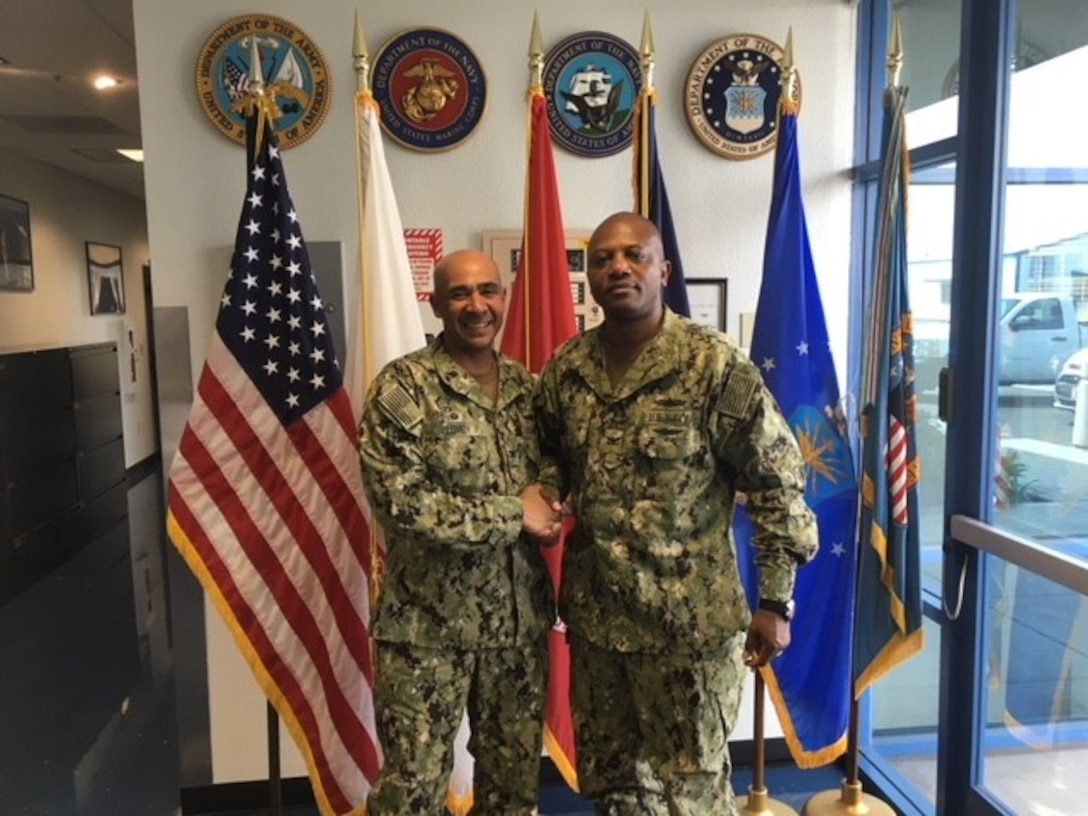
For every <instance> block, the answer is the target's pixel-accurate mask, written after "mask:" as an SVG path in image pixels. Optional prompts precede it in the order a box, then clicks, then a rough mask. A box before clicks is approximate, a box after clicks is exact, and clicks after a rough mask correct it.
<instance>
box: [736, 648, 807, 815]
mask: <svg viewBox="0 0 1088 816" xmlns="http://www.w3.org/2000/svg"><path fill="white" fill-rule="evenodd" d="M753 674H754V675H755V704H754V709H753V711H754V715H753V720H754V723H753V726H752V727H753V733H752V750H753V754H752V784H751V785H750V786H749V787H748V795H747V796H743V797H741V798H739V799H738V800H737V808H738V809H739V810H740V813H741V814H744V816H797V811H796V810H794V809H793V808H791V807H790V806H789V805H787V804H786V803H785V802H780V801H778V800H777V799H772V798H771V797H770V795H769V794H768V792H767V784H766V781H765V777H764V771H765V768H766V758H765V753H766V752H765V750H764V747H765V744H766V739H765V737H764V732H763V709H764V704H763V701H764V697H765V696H766V694H765V691H766V689H765V684H764V682H763V675H762V674H760V672H759V669H756V670H755V671H754V672H753Z"/></svg>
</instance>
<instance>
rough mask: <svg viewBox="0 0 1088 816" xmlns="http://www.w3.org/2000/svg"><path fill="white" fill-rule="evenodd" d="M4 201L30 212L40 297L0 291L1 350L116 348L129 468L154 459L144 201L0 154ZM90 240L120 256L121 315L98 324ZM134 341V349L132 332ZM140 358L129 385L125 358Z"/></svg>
mask: <svg viewBox="0 0 1088 816" xmlns="http://www.w3.org/2000/svg"><path fill="white" fill-rule="evenodd" d="M0 179H2V180H3V181H2V183H0V193H3V194H4V195H7V196H11V197H14V198H19V199H22V200H24V201H26V202H27V203H28V204H29V206H30V241H31V253H32V254H33V260H34V291H32V292H26V293H24V292H0V347H2V348H4V349H11V348H38V347H42V346H57V345H73V344H79V343H104V342H111V341H112V342H116V343H117V349H118V359H119V361H120V368H121V384H122V386H121V391H122V419H123V423H124V431H125V465H126V466H129V467H131V466H132V465H134V464H136V463H137V462H139V461H140V460H141V459H145V458H147V457H148V456H151V455H152V454H154V453H155V452H156V451H157V450H158V447H159V440H158V439H157V438H156V437H155V435H154V422H153V413H152V411H153V405H152V399H151V384H150V374H149V368H148V354H149V352H150V341H149V340H148V337H147V332H146V328H145V327H146V319H145V315H146V312H145V309H144V296H143V282H142V281H143V272H142V266H143V265H144V264H145V263H147V262H148V259H149V258H150V253H149V251H148V243H147V223H146V220H145V217H144V202H143V201H142V200H140V199H138V198H133V197H132V196H128V195H125V194H124V193H121V192H118V191H116V190H112V189H110V188H107V187H102V186H100V185H98V184H95V183H93V182H90V181H87V180H86V179H83V178H81V177H79V176H76V175H73V174H71V173H67V172H65V171H63V170H59V169H57V168H55V167H51V166H49V165H46V164H42V163H41V162H38V161H35V160H34V159H30V158H27V157H25V156H22V155H18V154H15V153H12V152H11V151H9V150H6V149H4V148H2V147H0ZM85 241H95V242H97V243H103V244H113V245H115V246H120V247H121V264H122V268H123V270H124V279H125V306H126V310H125V314H123V315H92V314H91V310H90V298H89V296H88V294H87V261H86V254H85V246H84V242H85ZM130 330H131V331H132V337H133V342H132V343H131V345H130V343H129V339H128V332H129V331H130ZM130 352H133V353H135V357H136V382H135V383H132V382H131V375H130V369H129V354H130Z"/></svg>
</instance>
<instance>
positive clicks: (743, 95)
mask: <svg viewBox="0 0 1088 816" xmlns="http://www.w3.org/2000/svg"><path fill="white" fill-rule="evenodd" d="M782 57H783V52H782V48H781V47H779V46H778V44H776V43H773V42H771V41H770V40H767V39H764V38H763V37H757V36H755V35H754V34H737V35H735V36H731V37H725V38H724V39H721V40H718V41H716V42H714V43H711V44H710V45H709V46H708V47H707V48H706V50H704V51H703V53H701V54H700V55H699V56H698V58H696V60H695V62H694V63H693V64H692V66H691V70H690V71H689V72H688V79H687V83H686V85H685V88H686V90H685V95H684V110H685V113H686V115H687V120H688V125H689V126H690V127H691V129H692V132H693V133H694V134H695V137H696V138H697V139H698V140H699V141H700V142H701V143H702V144H703V145H704V146H705V147H707V148H708V149H710V150H711V151H712V152H714V153H717V154H718V155H719V156H724V157H725V158H727V159H754V158H755V157H756V156H762V155H763V154H764V153H766V152H767V151H769V150H771V149H773V148H774V143H775V136H776V135H777V131H776V130H775V127H776V120H777V111H778V101H779V98H780V97H781V95H782V89H781V87H780V86H779V80H780V78H781V75H782ZM795 88H796V91H795V99H794V101H795V102H797V104H798V105H800V103H801V84H800V80H798V82H797V84H796V86H795Z"/></svg>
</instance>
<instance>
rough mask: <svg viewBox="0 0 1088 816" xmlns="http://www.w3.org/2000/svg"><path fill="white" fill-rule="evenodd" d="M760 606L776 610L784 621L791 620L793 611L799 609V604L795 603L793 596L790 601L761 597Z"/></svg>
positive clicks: (772, 610)
mask: <svg viewBox="0 0 1088 816" xmlns="http://www.w3.org/2000/svg"><path fill="white" fill-rule="evenodd" d="M759 608H760V609H766V610H767V611H768V612H774V613H775V614H776V615H778V617H780V618H782V620H784V621H791V620H793V613H794V612H795V611H796V610H797V604H795V603H794V601H793V598H790V599H789V600H788V601H769V600H767V599H766V598H761V599H760V601H759Z"/></svg>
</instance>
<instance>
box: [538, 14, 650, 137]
mask: <svg viewBox="0 0 1088 816" xmlns="http://www.w3.org/2000/svg"><path fill="white" fill-rule="evenodd" d="M641 77H642V66H641V64H640V62H639V55H638V52H637V51H635V49H634V48H632V47H631V46H630V45H629V44H627V43H625V42H624V41H623V40H621V39H619V38H618V37H613V36H612V35H611V34H605V33H603V32H601V31H587V32H583V33H581V34H574V35H572V36H570V37H567V38H566V39H564V40H562V41H560V42H559V44H558V45H556V46H555V47H554V48H552V49H551V51H549V52H548V56H547V57H546V58H545V60H544V96H545V97H547V100H548V123H549V125H550V127H551V131H552V136H554V137H555V140H556V141H557V142H558V143H559V144H560V145H561V146H562V147H565V148H566V149H567V150H569V151H571V152H572V153H577V154H578V155H580V156H591V157H597V156H611V155H612V154H613V153H619V152H620V151H621V150H623V149H624V148H625V147H627V146H628V145H629V144H631V141H632V140H633V139H634V133H635V122H634V117H633V113H634V108H635V99H636V97H637V96H638V92H639V83H640V82H641Z"/></svg>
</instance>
